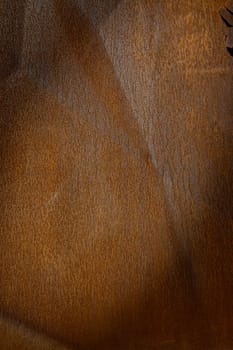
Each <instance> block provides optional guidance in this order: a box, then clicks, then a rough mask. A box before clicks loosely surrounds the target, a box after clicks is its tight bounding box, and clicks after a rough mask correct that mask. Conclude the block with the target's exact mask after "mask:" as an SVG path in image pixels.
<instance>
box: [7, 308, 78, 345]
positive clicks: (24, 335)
mask: <svg viewBox="0 0 233 350" xmlns="http://www.w3.org/2000/svg"><path fill="white" fill-rule="evenodd" d="M1 331H3V333H4V337H5V338H6V339H12V338H9V337H11V336H10V334H11V333H12V332H13V333H14V337H17V339H20V338H21V339H24V340H25V341H26V342H27V344H28V345H29V342H30V345H32V343H36V344H39V346H38V347H37V348H38V349H43V350H46V349H51V350H52V349H54V350H74V349H76V350H77V347H74V345H70V344H67V343H65V342H64V341H62V340H59V339H57V338H56V337H53V336H50V335H48V334H47V333H46V332H44V331H42V330H41V329H39V330H38V329H36V328H35V327H34V326H32V325H30V324H28V323H27V324H26V323H24V322H22V321H21V320H19V319H17V318H15V317H14V316H9V315H6V314H5V313H3V312H2V311H0V334H1ZM7 331H8V332H7ZM7 333H10V334H9V336H8V335H7ZM3 339H4V338H3Z"/></svg>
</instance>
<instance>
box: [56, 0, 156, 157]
mask: <svg viewBox="0 0 233 350" xmlns="http://www.w3.org/2000/svg"><path fill="white" fill-rule="evenodd" d="M55 8H56V11H57V13H58V15H59V17H60V20H61V23H62V25H63V28H64V30H65V33H66V35H67V37H68V40H69V42H70V43H71V45H72V48H73V50H74V51H75V58H76V61H77V63H78V65H79V66H81V67H82V70H83V71H84V73H85V75H86V78H87V79H88V81H89V82H90V84H91V85H92V87H93V89H94V91H95V92H96V94H97V95H98V97H99V99H100V100H101V101H102V103H104V105H105V106H106V109H107V110H108V111H109V112H110V113H109V115H108V117H109V118H110V120H109V122H110V124H111V125H114V126H117V127H118V128H120V129H122V130H124V131H125V132H126V133H127V134H128V135H129V138H130V140H131V142H132V143H133V144H134V145H135V146H136V147H137V148H138V149H139V150H140V152H141V153H142V154H143V157H144V158H145V159H147V160H148V158H150V159H151V158H152V157H151V154H150V150H149V148H148V144H147V142H146V140H145V139H144V138H143V136H142V133H141V131H140V130H139V126H138V125H137V124H136V120H135V118H134V117H133V113H132V110H131V106H130V104H129V101H128V100H127V98H126V96H125V93H124V92H123V90H122V88H121V86H120V83H119V81H118V79H117V78H116V74H115V70H114V67H113V64H112V62H111V59H110V58H109V55H108V54H107V52H106V49H105V47H104V44H103V42H102V39H101V38H100V36H99V35H98V33H97V32H96V31H95V30H94V28H93V26H92V24H91V23H90V21H89V20H88V19H87V18H86V17H85V16H84V14H83V13H82V11H81V10H80V8H78V7H76V8H75V9H74V8H73V7H72V6H69V5H68V4H67V5H66V6H65V5H64V3H63V0H57V1H56V0H55ZM56 63H57V64H59V62H56ZM133 121H135V123H134V122H133Z"/></svg>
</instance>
